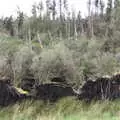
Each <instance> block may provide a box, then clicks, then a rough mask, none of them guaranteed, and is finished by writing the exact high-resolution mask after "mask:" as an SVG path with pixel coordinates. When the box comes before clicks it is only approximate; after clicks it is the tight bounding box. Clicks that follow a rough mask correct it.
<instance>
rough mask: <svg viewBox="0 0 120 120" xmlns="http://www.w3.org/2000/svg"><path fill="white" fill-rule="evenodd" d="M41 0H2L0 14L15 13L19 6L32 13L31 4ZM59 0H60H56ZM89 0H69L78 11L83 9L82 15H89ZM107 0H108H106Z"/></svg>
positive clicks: (8, 14) (71, 5)
mask: <svg viewBox="0 0 120 120" xmlns="http://www.w3.org/2000/svg"><path fill="white" fill-rule="evenodd" d="M40 1H41V0H1V1H0V16H4V17H5V16H10V15H11V14H12V15H15V14H16V11H17V6H19V7H20V9H21V10H23V11H24V12H25V13H27V14H28V15H30V12H31V6H32V5H33V3H35V2H36V3H38V2H40ZM43 1H45V0H43ZM56 1H58V0H56ZM87 1H88V0H68V3H69V6H70V7H71V8H73V9H75V10H76V11H79V10H80V11H81V13H82V16H86V15H87ZM105 1H107V0H105Z"/></svg>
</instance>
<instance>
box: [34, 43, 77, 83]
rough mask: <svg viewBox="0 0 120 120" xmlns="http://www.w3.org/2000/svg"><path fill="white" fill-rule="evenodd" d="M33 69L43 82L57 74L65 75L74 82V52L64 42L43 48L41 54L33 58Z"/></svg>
mask: <svg viewBox="0 0 120 120" xmlns="http://www.w3.org/2000/svg"><path fill="white" fill-rule="evenodd" d="M32 69H33V70H34V72H35V73H36V75H37V77H39V79H40V80H41V82H46V81H48V80H49V79H50V78H53V77H56V76H65V78H66V80H68V81H69V82H73V80H74V79H75V75H76V70H75V64H74V60H73V58H72V52H71V51H70V50H69V49H68V48H67V47H66V46H65V45H64V44H63V43H59V44H56V45H55V46H54V47H52V48H50V49H43V50H42V52H41V54H40V55H38V56H35V57H34V58H33V64H32Z"/></svg>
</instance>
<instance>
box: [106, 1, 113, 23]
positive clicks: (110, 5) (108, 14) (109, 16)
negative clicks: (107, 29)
mask: <svg viewBox="0 0 120 120" xmlns="http://www.w3.org/2000/svg"><path fill="white" fill-rule="evenodd" d="M112 3H113V0H108V4H107V9H106V22H108V23H109V22H110V21H111V13H112V8H113V7H112Z"/></svg>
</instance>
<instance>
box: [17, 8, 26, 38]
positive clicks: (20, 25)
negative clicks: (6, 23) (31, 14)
mask: <svg viewBox="0 0 120 120" xmlns="http://www.w3.org/2000/svg"><path fill="white" fill-rule="evenodd" d="M17 13H18V17H17V24H18V36H19V37H20V38H23V36H22V28H23V22H24V14H23V12H21V11H20V9H18V12H17Z"/></svg>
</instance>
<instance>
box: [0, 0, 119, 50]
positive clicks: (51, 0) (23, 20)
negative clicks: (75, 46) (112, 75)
mask: <svg viewBox="0 0 120 120" xmlns="http://www.w3.org/2000/svg"><path fill="white" fill-rule="evenodd" d="M70 11H71V12H70ZM119 11H120V1H119V0H114V1H113V0H108V3H107V7H105V3H104V0H94V1H93V0H88V16H87V17H85V18H82V16H81V12H80V11H79V12H78V13H76V12H75V11H74V10H70V9H69V2H68V1H67V0H58V1H56V0H46V1H45V3H44V2H42V1H41V2H39V3H38V4H37V3H35V4H33V5H32V8H31V13H32V16H27V15H25V14H24V12H23V11H21V10H20V9H19V8H18V11H17V18H16V19H15V18H13V16H10V17H6V18H1V19H0V28H1V29H4V30H5V31H7V32H9V34H10V35H11V36H17V37H19V38H21V39H30V40H34V39H36V37H37V35H38V34H46V33H47V34H46V35H48V38H50V37H51V36H54V37H65V38H70V37H75V39H77V38H78V37H80V36H87V37H88V38H93V37H100V38H101V37H102V38H103V37H105V38H106V39H107V41H106V45H107V47H106V51H107V50H109V49H110V48H111V47H117V46H118V45H119V44H118V43H120V42H119V36H120V24H119V21H120V17H119V16H120V12H119ZM113 39H114V40H113ZM108 44H109V45H108ZM111 45H112V46H111Z"/></svg>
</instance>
